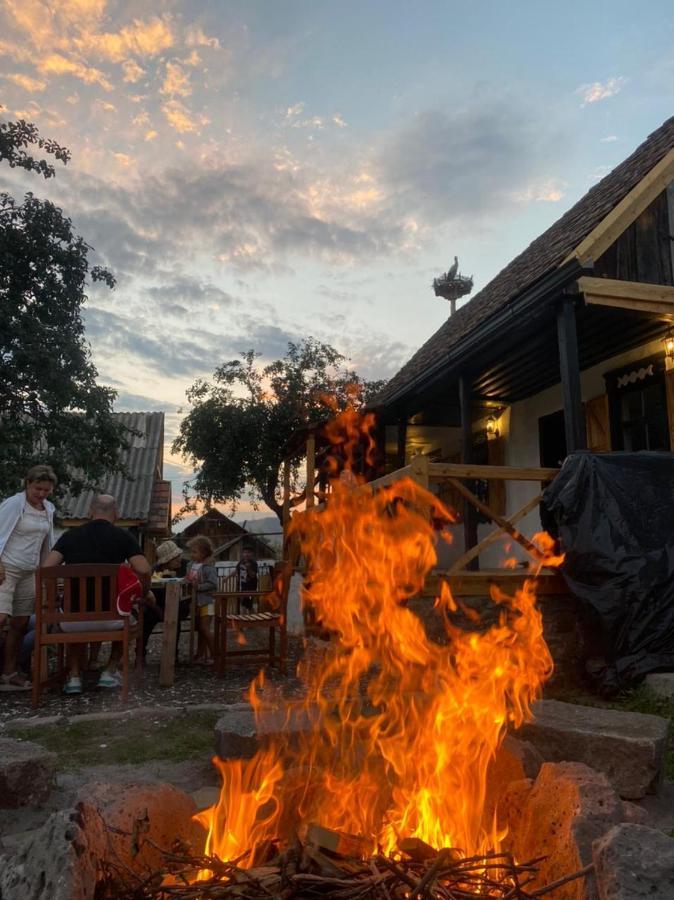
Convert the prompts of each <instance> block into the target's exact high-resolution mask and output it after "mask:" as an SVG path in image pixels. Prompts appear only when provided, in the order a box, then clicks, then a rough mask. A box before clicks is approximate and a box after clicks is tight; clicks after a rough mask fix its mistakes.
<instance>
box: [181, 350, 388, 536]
mask: <svg viewBox="0 0 674 900" xmlns="http://www.w3.org/2000/svg"><path fill="white" fill-rule="evenodd" d="M259 356H260V354H258V353H256V352H255V351H254V350H250V351H248V352H247V353H243V354H242V355H241V359H235V360H230V361H229V362H226V363H224V364H223V365H221V366H220V367H219V368H218V369H216V371H215V373H214V375H213V380H212V381H210V382H208V381H203V380H199V381H197V382H195V384H194V385H192V387H191V388H190V389H189V391H188V392H187V399H188V400H189V402H190V404H191V406H192V408H191V410H190V412H189V414H188V415H187V416H186V417H185V418H184V419H183V421H182V423H181V426H180V432H179V435H178V437H177V438H176V440H175V442H174V444H173V451H174V452H175V453H181V454H182V455H183V456H184V457H185V458H186V459H188V460H189V461H190V463H191V464H192V466H193V467H194V469H195V471H196V475H195V477H194V480H193V482H192V483H191V485H188V486H187V490H186V491H185V498H186V505H185V507H184V510H183V511H187V510H189V509H193V508H194V504H195V501H197V500H198V501H201V502H205V503H206V504H207V505H210V504H212V503H229V504H231V505H232V506H233V507H235V506H236V504H237V503H238V502H239V501H240V500H241V499H242V498H243V497H244V496H249V497H251V499H252V500H253V501H254V502H260V501H263V502H264V503H266V504H267V506H268V507H269V508H270V509H271V510H273V511H274V512H275V513H276V515H277V516H278V517H279V519H280V518H281V516H282V505H281V498H280V497H279V482H280V477H281V476H280V467H281V464H282V462H283V459H284V455H285V450H286V447H287V445H288V441H289V440H290V438H291V437H292V435H293V434H295V433H297V432H298V431H300V430H301V429H303V428H306V427H307V426H309V425H316V424H320V423H322V422H324V421H325V420H326V418H328V408H327V406H326V403H325V398H326V396H328V397H331V398H332V400H333V402H334V404H335V406H336V408H337V409H338V410H341V409H344V408H345V407H346V406H347V404H348V403H349V400H351V401H352V400H353V392H352V391H351V390H350V388H351V386H353V385H355V386H356V387H359V388H360V394H361V398H362V399H363V400H367V398H368V397H369V396H371V395H372V394H373V393H374V392H375V391H377V390H379V389H380V387H381V382H367V381H363V380H362V379H361V378H359V377H358V375H357V374H356V373H355V372H354V371H352V370H350V369H348V368H347V367H346V366H345V362H346V359H345V357H343V356H342V355H341V354H340V353H338V352H337V350H335V349H334V348H333V347H330V346H329V345H328V344H323V343H320V342H319V341H316V340H314V339H313V338H308V339H306V340H304V341H302V342H300V343H299V344H292V343H291V344H288V351H287V353H286V355H285V356H284V357H283V358H282V359H278V360H275V361H274V362H272V363H269V364H268V365H266V366H261V365H260V364H259V363H258V359H259ZM301 456H302V450H301V448H298V450H297V452H296V453H295V455H294V457H293V459H292V462H293V466H294V469H295V471H294V474H295V475H296V469H297V465H298V463H299V461H300V459H301ZM190 490H191V493H192V496H191V497H190V496H189V494H190Z"/></svg>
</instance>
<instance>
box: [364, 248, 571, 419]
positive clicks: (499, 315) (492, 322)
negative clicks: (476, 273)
mask: <svg viewBox="0 0 674 900" xmlns="http://www.w3.org/2000/svg"><path fill="white" fill-rule="evenodd" d="M588 271H589V270H588V268H587V266H583V265H582V264H581V263H580V262H579V260H578V259H576V258H574V259H571V260H569V261H568V262H565V263H563V264H562V265H560V266H558V267H557V268H555V269H551V270H550V271H548V272H547V273H546V274H545V275H544V276H543V277H542V278H540V279H539V280H538V281H537V282H536V283H535V284H533V285H529V286H528V287H527V288H525V290H523V291H521V292H520V293H519V294H516V295H515V296H513V297H511V298H510V300H509V301H508V302H507V303H506V305H505V306H503V307H501V309H499V310H497V311H496V312H494V313H493V314H492V315H491V316H489V318H487V319H485V320H484V321H482V322H481V323H480V324H479V325H477V327H476V328H474V329H473V331H471V332H469V333H468V334H467V335H466V336H465V337H463V338H462V339H461V340H460V341H459V342H458V343H457V344H456V345H455V346H454V347H452V349H451V350H450V351H449V352H448V353H447V355H446V356H444V357H442V359H440V360H438V362H437V363H435V364H434V365H433V366H431V367H430V368H428V369H427V370H426V371H425V372H423V373H422V374H420V375H417V376H416V378H414V379H412V381H410V382H408V383H407V384H406V385H404V386H402V387H400V388H398V389H397V390H396V391H395V392H394V393H393V394H392V395H391V396H390V397H388V398H387V399H386V400H385V402H384V403H382V404H376V403H374V404H372V406H371V408H372V409H375V410H378V411H383V410H385V409H390V408H391V407H392V406H395V405H396V404H398V403H400V401H401V400H403V399H404V398H405V396H406V395H409V394H410V393H412V392H413V391H415V390H417V389H419V388H422V387H428V386H430V385H431V384H432V383H433V382H436V381H438V380H439V379H442V378H446V377H448V376H450V375H451V374H453V373H458V372H460V371H461V369H462V368H465V367H467V366H469V364H470V361H471V357H472V355H473V353H474V352H475V350H479V352H480V354H484V349H485V345H486V344H488V343H489V342H490V341H493V340H494V339H495V338H497V337H498V339H499V340H502V339H503V336H504V333H506V332H507V331H509V330H510V329H512V328H513V326H516V325H517V323H518V322H519V321H521V318H522V317H524V316H526V317H527V318H528V321H529V322H530V321H531V319H530V317H531V316H532V315H540V314H542V313H543V312H544V311H547V304H548V303H549V302H550V301H551V300H555V299H557V298H558V297H559V295H560V293H561V292H562V291H563V290H564V288H566V287H568V286H569V284H571V282H573V281H575V280H576V279H577V278H578V277H579V276H580V275H582V274H587V273H588Z"/></svg>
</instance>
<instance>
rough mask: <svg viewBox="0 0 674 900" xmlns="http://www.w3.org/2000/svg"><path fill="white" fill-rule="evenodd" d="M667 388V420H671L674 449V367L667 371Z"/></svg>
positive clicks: (671, 443) (673, 446)
mask: <svg viewBox="0 0 674 900" xmlns="http://www.w3.org/2000/svg"><path fill="white" fill-rule="evenodd" d="M665 387H666V389H667V420H668V422H669V449H670V450H674V369H670V370H669V372H665Z"/></svg>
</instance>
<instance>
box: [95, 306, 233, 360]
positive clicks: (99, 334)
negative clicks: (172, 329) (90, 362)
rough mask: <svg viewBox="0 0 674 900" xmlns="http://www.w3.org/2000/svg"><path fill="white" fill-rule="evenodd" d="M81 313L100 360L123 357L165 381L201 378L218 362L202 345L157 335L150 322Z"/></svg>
mask: <svg viewBox="0 0 674 900" xmlns="http://www.w3.org/2000/svg"><path fill="white" fill-rule="evenodd" d="M83 312H84V321H85V324H86V329H87V337H88V338H89V340H91V342H92V345H93V347H94V351H95V353H98V354H100V355H101V356H102V357H103V358H106V357H107V358H110V356H111V355H114V356H113V358H116V359H117V360H119V359H120V357H122V358H123V357H126V359H125V362H126V364H127V365H130V366H132V365H134V361H136V362H137V363H138V364H140V365H141V366H142V367H143V368H145V369H149V370H150V371H154V372H156V373H157V374H159V375H162V376H164V377H181V376H182V377H185V376H187V377H195V376H197V375H203V374H206V373H208V372H211V371H213V369H214V367H215V364H216V362H217V356H216V355H215V353H214V352H213V350H214V348H209V347H207V346H206V345H205V342H204V341H196V340H194V339H191V340H190V339H187V338H186V337H185V336H184V335H178V336H176V337H173V336H172V335H171V334H170V333H166V332H164V331H163V330H162V331H161V332H160V331H159V329H158V328H157V324H156V323H154V324H153V323H152V322H151V320H149V319H144V318H143V317H139V316H138V315H136V316H135V317H134V318H131V317H127V316H122V315H119V314H118V313H113V312H110V311H109V310H104V309H101V308H99V307H95V306H87V307H85V309H84V311H83ZM155 334H156V335H157V336H156V337H155V336H153V335H155Z"/></svg>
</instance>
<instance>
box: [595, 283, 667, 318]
mask: <svg viewBox="0 0 674 900" xmlns="http://www.w3.org/2000/svg"><path fill="white" fill-rule="evenodd" d="M578 289H579V290H580V291H582V292H583V294H584V296H585V302H586V303H587V304H589V305H592V306H609V307H614V308H616V309H629V310H633V311H634V312H644V313H650V314H651V315H654V316H658V317H660V318H665V319H667V320H670V321H671V320H672V319H674V287H672V286H671V285H667V284H646V283H645V282H642V281H619V280H618V279H615V278H590V277H588V276H583V277H582V278H579V279H578Z"/></svg>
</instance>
